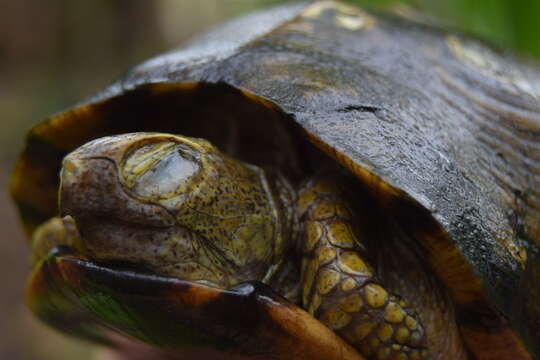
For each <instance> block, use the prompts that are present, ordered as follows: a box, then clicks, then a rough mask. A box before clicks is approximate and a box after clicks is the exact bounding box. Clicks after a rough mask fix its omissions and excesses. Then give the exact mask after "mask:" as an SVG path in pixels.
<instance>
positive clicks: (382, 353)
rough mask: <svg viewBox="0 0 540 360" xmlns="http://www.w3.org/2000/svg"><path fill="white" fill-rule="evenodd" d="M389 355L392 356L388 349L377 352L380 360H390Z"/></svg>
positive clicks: (384, 348)
mask: <svg viewBox="0 0 540 360" xmlns="http://www.w3.org/2000/svg"><path fill="white" fill-rule="evenodd" d="M389 355H390V349H388V348H386V347H383V348H380V349H379V351H377V359H379V360H384V359H388V356H389Z"/></svg>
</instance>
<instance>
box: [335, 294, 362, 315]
mask: <svg viewBox="0 0 540 360" xmlns="http://www.w3.org/2000/svg"><path fill="white" fill-rule="evenodd" d="M362 305H364V302H363V301H362V298H361V297H360V295H359V294H352V295H349V296H347V297H346V298H344V299H342V300H341V301H340V302H339V306H340V307H341V309H343V310H345V311H346V312H357V311H359V310H360V309H361V308H362Z"/></svg>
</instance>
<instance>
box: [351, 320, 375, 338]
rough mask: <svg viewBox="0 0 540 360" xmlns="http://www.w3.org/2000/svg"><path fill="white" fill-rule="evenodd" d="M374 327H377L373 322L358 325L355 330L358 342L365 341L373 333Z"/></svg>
mask: <svg viewBox="0 0 540 360" xmlns="http://www.w3.org/2000/svg"><path fill="white" fill-rule="evenodd" d="M374 327H375V323H372V322H365V323H362V324H360V325H358V326H357V327H356V328H355V329H354V334H355V335H356V339H357V340H358V341H362V340H364V339H365V338H366V337H367V336H368V335H369V334H370V333H371V330H373V328H374Z"/></svg>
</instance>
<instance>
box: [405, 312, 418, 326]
mask: <svg viewBox="0 0 540 360" xmlns="http://www.w3.org/2000/svg"><path fill="white" fill-rule="evenodd" d="M405 325H406V326H407V327H408V328H409V329H410V330H416V328H417V326H418V322H417V321H416V319H415V318H413V317H412V316H409V315H407V317H406V318H405Z"/></svg>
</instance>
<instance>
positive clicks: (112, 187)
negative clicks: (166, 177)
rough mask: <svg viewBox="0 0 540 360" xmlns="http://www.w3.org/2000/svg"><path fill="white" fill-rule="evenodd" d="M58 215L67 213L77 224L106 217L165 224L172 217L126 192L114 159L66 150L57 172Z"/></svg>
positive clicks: (158, 224)
mask: <svg viewBox="0 0 540 360" xmlns="http://www.w3.org/2000/svg"><path fill="white" fill-rule="evenodd" d="M59 208H60V214H61V216H67V215H71V216H72V217H73V218H74V219H75V221H76V222H77V224H78V225H79V226H80V225H81V223H83V222H84V221H85V220H87V219H97V218H100V219H107V220H109V221H120V222H124V223H135V224H138V225H146V226H153V227H169V226H172V225H174V224H175V219H174V217H173V216H172V215H171V214H170V213H169V212H168V211H167V210H166V209H165V208H163V207H162V206H159V205H155V204H151V203H143V202H139V201H137V200H136V199H134V198H132V197H130V196H128V195H127V194H126V192H125V191H124V189H123V187H122V185H121V184H120V180H119V178H118V172H117V166H116V163H115V161H114V160H112V159H110V158H107V157H105V156H100V154H92V155H91V156H88V155H87V154H84V155H83V154H81V153H78V152H77V151H75V152H73V153H71V154H69V155H68V156H67V157H66V158H65V159H64V162H63V167H62V171H61V175H60V190H59Z"/></svg>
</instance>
